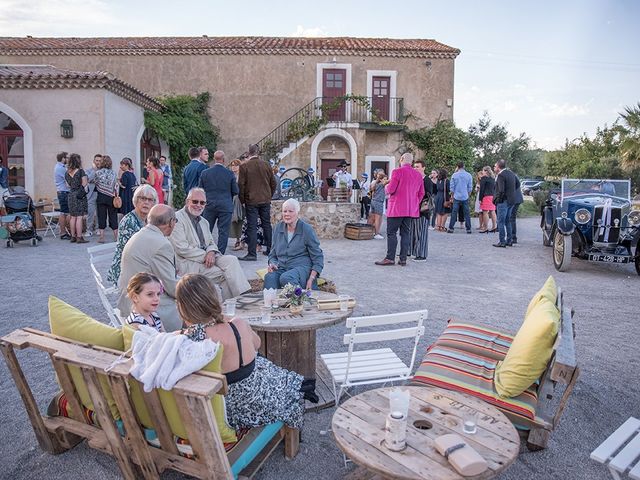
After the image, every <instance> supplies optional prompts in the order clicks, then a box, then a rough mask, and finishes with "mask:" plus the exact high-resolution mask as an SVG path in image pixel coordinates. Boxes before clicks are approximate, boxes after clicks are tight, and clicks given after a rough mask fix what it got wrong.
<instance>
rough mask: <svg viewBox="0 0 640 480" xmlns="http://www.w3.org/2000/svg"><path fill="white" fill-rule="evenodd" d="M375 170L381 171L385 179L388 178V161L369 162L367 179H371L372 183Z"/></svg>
mask: <svg viewBox="0 0 640 480" xmlns="http://www.w3.org/2000/svg"><path fill="white" fill-rule="evenodd" d="M376 170H382V171H383V172H384V173H385V174H386V175H387V177H388V176H389V161H388V160H386V161H385V160H383V161H373V162H371V171H370V172H369V178H370V179H371V181H372V182H373V180H374V178H375V177H374V176H373V172H375V171H376Z"/></svg>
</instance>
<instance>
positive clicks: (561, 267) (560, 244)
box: [553, 229, 572, 272]
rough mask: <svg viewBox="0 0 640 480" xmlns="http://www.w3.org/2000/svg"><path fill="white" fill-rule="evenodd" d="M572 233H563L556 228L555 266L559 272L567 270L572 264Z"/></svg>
mask: <svg viewBox="0 0 640 480" xmlns="http://www.w3.org/2000/svg"><path fill="white" fill-rule="evenodd" d="M571 249H572V241H571V235H563V234H562V232H560V230H558V229H556V231H555V234H554V235H553V266H554V267H556V270H558V271H559V272H566V271H567V270H568V269H569V265H570V264H571Z"/></svg>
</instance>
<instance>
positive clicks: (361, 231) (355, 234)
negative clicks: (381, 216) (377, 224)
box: [344, 223, 376, 240]
mask: <svg viewBox="0 0 640 480" xmlns="http://www.w3.org/2000/svg"><path fill="white" fill-rule="evenodd" d="M375 234H376V229H375V228H373V225H369V224H368V223H347V224H346V225H345V226H344V237H345V238H348V239H349V240H371V239H372V238H373V236H374V235H375Z"/></svg>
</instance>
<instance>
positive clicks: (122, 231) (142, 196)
mask: <svg viewBox="0 0 640 480" xmlns="http://www.w3.org/2000/svg"><path fill="white" fill-rule="evenodd" d="M156 203H158V195H157V193H156V190H155V189H154V188H153V187H152V186H151V185H142V186H140V187H138V188H136V191H135V192H134V193H133V210H131V211H130V212H129V213H127V214H126V215H125V216H124V217H122V220H120V224H119V225H118V240H117V242H118V243H117V245H116V250H115V252H114V253H113V262H112V263H111V268H109V271H108V272H107V280H109V281H110V282H111V283H113V284H114V285H118V279H119V278H120V260H121V259H122V250H124V246H125V245H126V244H127V242H128V241H129V239H130V238H131V237H133V234H134V233H136V232H137V231H138V230H140V229H142V227H144V226H145V224H146V223H147V215H148V214H149V210H151V207H153V206H154V205H155V204H156Z"/></svg>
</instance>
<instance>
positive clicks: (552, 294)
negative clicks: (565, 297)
mask: <svg viewBox="0 0 640 480" xmlns="http://www.w3.org/2000/svg"><path fill="white" fill-rule="evenodd" d="M541 298H546V299H547V300H549V301H550V302H551V303H553V304H555V303H556V301H557V300H558V287H557V285H556V281H555V279H554V278H553V276H551V275H549V278H547V281H546V282H544V285H543V286H542V288H541V289H540V290H538V291H537V292H536V294H535V295H534V296H533V298H532V299H531V301H530V302H529V306H528V307H527V313H525V315H524V316H525V318H526V317H527V315H529V313H530V312H531V310H533V307H535V306H536V305H537V304H538V302H539V301H540V299H541Z"/></svg>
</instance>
